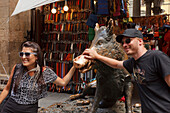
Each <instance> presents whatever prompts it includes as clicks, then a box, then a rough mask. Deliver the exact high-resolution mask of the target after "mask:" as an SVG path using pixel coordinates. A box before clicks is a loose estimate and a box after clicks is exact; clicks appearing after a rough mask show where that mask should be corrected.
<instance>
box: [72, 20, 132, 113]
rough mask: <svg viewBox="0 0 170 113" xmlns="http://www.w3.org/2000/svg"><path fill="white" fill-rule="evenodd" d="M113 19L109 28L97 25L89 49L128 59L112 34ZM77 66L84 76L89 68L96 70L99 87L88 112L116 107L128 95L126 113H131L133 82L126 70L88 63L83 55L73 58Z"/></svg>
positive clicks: (90, 61)
mask: <svg viewBox="0 0 170 113" xmlns="http://www.w3.org/2000/svg"><path fill="white" fill-rule="evenodd" d="M113 27H114V26H113V20H110V21H109V22H108V26H107V27H106V26H101V27H99V25H98V24H96V27H95V37H94V39H93V41H92V44H91V46H90V48H91V49H94V50H96V51H97V53H99V54H101V55H103V56H107V57H110V58H113V59H117V60H124V59H127V56H126V54H125V52H124V51H123V49H122V47H121V46H120V44H119V43H117V42H116V40H115V37H116V36H115V35H114V34H113ZM73 62H74V64H75V66H76V67H77V68H79V71H80V72H82V73H85V72H87V71H89V70H90V69H96V70H97V72H96V80H97V88H96V92H95V97H94V102H93V105H92V108H91V109H90V111H89V112H88V113H97V109H98V108H104V109H106V108H113V106H114V105H115V104H116V103H117V101H118V100H119V99H121V97H122V96H125V108H126V109H125V110H126V113H132V108H131V97H132V88H133V87H132V83H131V80H130V79H131V78H130V76H129V75H128V73H127V72H126V71H125V70H123V69H114V68H112V67H110V66H108V65H106V64H104V63H103V62H101V61H99V60H95V61H92V60H87V59H85V58H84V56H83V55H80V56H78V57H77V58H75V59H74V61H73ZM114 112H115V113H119V111H115V110H113V111H112V113H114Z"/></svg>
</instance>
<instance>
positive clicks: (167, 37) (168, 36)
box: [164, 30, 170, 42]
mask: <svg viewBox="0 0 170 113" xmlns="http://www.w3.org/2000/svg"><path fill="white" fill-rule="evenodd" d="M164 40H165V41H166V42H170V30H168V31H167V32H166V33H165V35H164Z"/></svg>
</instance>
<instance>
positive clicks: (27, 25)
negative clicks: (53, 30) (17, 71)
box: [0, 0, 31, 74]
mask: <svg viewBox="0 0 170 113" xmlns="http://www.w3.org/2000/svg"><path fill="white" fill-rule="evenodd" d="M17 2H18V0H0V62H1V63H2V64H3V65H4V67H5V69H6V71H7V74H10V72H11V69H12V67H13V65H14V64H15V63H20V58H19V57H18V52H19V51H20V49H19V48H20V45H21V43H22V42H23V41H25V40H26V39H25V38H24V36H26V35H27V30H30V29H31V13H30V11H26V12H23V13H20V14H18V15H14V16H12V17H11V16H10V15H11V14H12V12H13V10H14V9H15V7H16V4H17ZM0 73H3V74H5V72H4V70H3V68H2V66H1V64H0Z"/></svg>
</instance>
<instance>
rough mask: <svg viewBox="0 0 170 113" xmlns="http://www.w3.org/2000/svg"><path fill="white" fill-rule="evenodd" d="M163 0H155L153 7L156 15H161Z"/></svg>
mask: <svg viewBox="0 0 170 113" xmlns="http://www.w3.org/2000/svg"><path fill="white" fill-rule="evenodd" d="M160 3H161V0H154V8H153V13H154V15H159V13H160V11H161V5H160Z"/></svg>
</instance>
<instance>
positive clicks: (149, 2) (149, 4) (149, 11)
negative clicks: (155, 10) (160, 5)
mask: <svg viewBox="0 0 170 113" xmlns="http://www.w3.org/2000/svg"><path fill="white" fill-rule="evenodd" d="M145 2H146V16H151V4H152V1H151V0H146V1H145Z"/></svg>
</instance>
